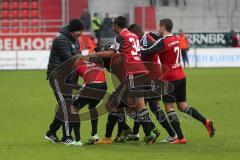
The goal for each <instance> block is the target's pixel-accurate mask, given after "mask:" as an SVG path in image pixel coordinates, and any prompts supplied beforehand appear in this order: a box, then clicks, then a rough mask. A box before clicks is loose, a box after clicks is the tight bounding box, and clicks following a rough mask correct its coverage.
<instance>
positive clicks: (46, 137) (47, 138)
mask: <svg viewBox="0 0 240 160" xmlns="http://www.w3.org/2000/svg"><path fill="white" fill-rule="evenodd" d="M44 138H45V139H46V140H48V141H51V142H52V143H56V142H54V141H53V140H52V139H51V138H49V137H48V136H46V135H45V136H44Z"/></svg>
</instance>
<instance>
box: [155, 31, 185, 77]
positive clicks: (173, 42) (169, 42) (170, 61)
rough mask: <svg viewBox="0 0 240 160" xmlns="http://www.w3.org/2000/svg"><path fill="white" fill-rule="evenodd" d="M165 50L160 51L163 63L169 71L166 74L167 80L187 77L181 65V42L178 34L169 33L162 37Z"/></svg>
mask: <svg viewBox="0 0 240 160" xmlns="http://www.w3.org/2000/svg"><path fill="white" fill-rule="evenodd" d="M162 42H163V44H164V51H163V52H161V53H159V58H160V61H161V64H162V65H163V66H165V67H166V68H167V69H168V71H167V74H166V75H165V76H164V79H165V80H168V81H174V80H178V79H182V78H185V77H186V75H185V73H184V71H183V69H182V66H181V58H180V57H181V55H180V53H181V52H180V43H179V40H178V38H177V37H176V36H174V35H169V36H167V37H165V38H163V39H162Z"/></svg>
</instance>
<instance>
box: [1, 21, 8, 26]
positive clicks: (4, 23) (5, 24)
mask: <svg viewBox="0 0 240 160" xmlns="http://www.w3.org/2000/svg"><path fill="white" fill-rule="evenodd" d="M1 26H2V27H9V21H8V20H3V21H1Z"/></svg>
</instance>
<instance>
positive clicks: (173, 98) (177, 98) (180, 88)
mask: <svg viewBox="0 0 240 160" xmlns="http://www.w3.org/2000/svg"><path fill="white" fill-rule="evenodd" d="M169 83H172V85H173V87H174V88H173V91H171V92H169V93H168V94H167V95H164V96H163V97H162V99H163V102H164V103H175V102H177V103H178V102H186V101H187V96H186V78H184V79H180V80H176V81H170V82H169Z"/></svg>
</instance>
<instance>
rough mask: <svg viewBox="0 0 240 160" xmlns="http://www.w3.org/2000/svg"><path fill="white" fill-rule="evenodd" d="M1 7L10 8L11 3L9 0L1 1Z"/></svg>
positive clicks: (3, 8)
mask: <svg viewBox="0 0 240 160" xmlns="http://www.w3.org/2000/svg"><path fill="white" fill-rule="evenodd" d="M1 9H2V10H5V9H6V10H8V9H9V3H8V2H2V3H1Z"/></svg>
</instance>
